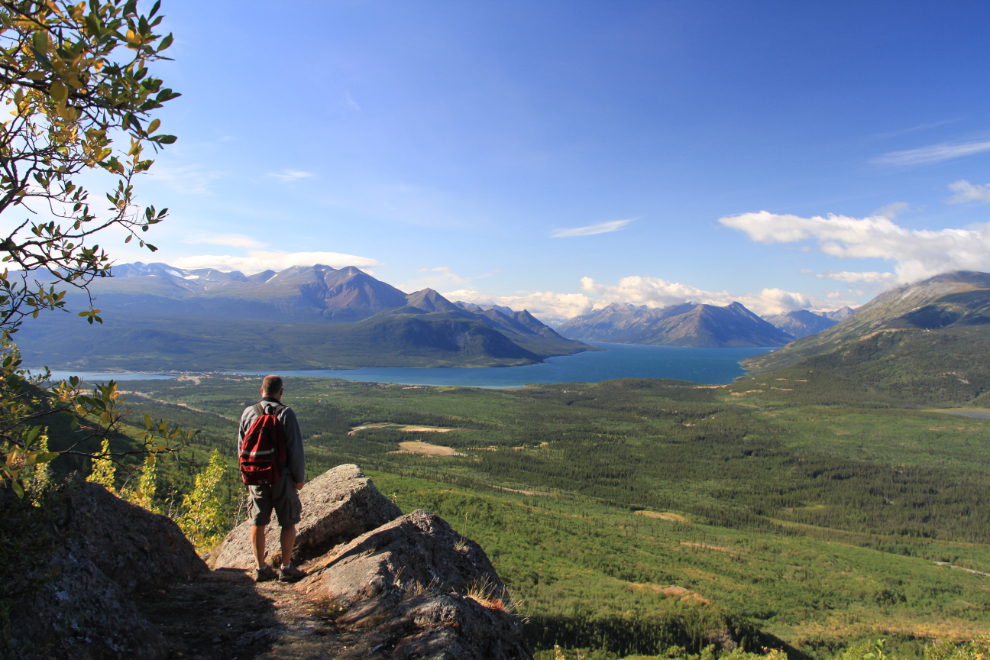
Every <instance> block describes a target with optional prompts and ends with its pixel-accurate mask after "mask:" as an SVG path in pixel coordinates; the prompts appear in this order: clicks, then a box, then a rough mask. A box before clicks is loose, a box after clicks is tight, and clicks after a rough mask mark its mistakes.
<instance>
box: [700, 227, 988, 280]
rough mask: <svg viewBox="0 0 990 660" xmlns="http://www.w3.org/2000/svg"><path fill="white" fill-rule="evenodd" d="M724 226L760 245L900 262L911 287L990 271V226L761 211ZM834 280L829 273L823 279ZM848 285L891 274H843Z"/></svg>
mask: <svg viewBox="0 0 990 660" xmlns="http://www.w3.org/2000/svg"><path fill="white" fill-rule="evenodd" d="M719 222H720V223H722V224H723V225H725V226H726V227H731V228H732V229H737V230H739V231H741V232H744V233H745V234H747V235H748V236H749V237H750V238H751V239H752V240H754V241H757V242H759V243H767V244H770V243H800V242H803V241H809V240H813V241H817V243H818V249H819V250H820V251H821V252H823V253H824V254H827V255H829V256H833V257H838V258H840V259H868V258H874V259H884V260H886V261H893V262H894V273H895V274H896V282H897V283H901V284H906V283H908V282H914V281H917V280H921V279H924V278H926V277H931V276H933V275H937V274H939V273H945V272H948V271H953V270H986V269H987V267H988V266H990V224H985V225H977V226H975V227H973V228H971V229H951V228H950V229H940V230H938V231H930V230H927V229H905V228H904V227H901V226H900V225H898V224H896V223H895V222H894V221H893V220H891V219H890V218H888V217H885V216H879V215H878V216H873V217H868V218H861V219H860V218H850V217H847V216H843V215H828V216H825V217H822V216H814V217H811V218H802V217H800V216H796V215H786V214H777V213H770V212H769V211H760V212H758V213H743V214H741V215H734V216H729V217H724V218H719ZM823 276H825V277H829V275H827V274H823ZM834 279H837V280H839V281H842V282H854V281H858V282H881V281H882V282H884V283H890V284H893V283H894V282H891V281H890V280H891V278H890V277H888V276H887V275H886V274H881V273H875V272H869V273H858V274H857V273H851V272H845V271H843V272H841V273H838V276H837V277H834Z"/></svg>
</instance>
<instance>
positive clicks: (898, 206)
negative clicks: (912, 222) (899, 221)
mask: <svg viewBox="0 0 990 660" xmlns="http://www.w3.org/2000/svg"><path fill="white" fill-rule="evenodd" d="M910 210H911V205H910V204H908V203H907V202H894V203H893V204H887V206H883V207H881V208H879V209H877V210H876V211H874V212H873V215H879V216H882V217H884V218H887V219H888V220H893V219H894V218H896V217H897V216H898V215H900V214H901V213H904V212H905V211H910Z"/></svg>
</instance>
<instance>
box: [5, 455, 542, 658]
mask: <svg viewBox="0 0 990 660" xmlns="http://www.w3.org/2000/svg"><path fill="white" fill-rule="evenodd" d="M0 495H3V498H0V504H3V511H2V513H3V514H5V515H7V514H10V513H11V512H15V510H17V511H20V510H21V509H23V506H22V505H20V504H18V502H16V501H14V500H13V499H11V498H13V497H14V496H13V495H11V494H9V493H2V494H0ZM52 497H53V499H52V502H51V504H52V507H51V511H53V512H57V514H56V515H55V519H54V520H52V521H49V522H46V523H45V524H46V525H48V527H50V528H51V529H61V530H63V532H65V533H64V534H62V536H65V537H67V538H68V539H69V542H68V543H64V542H63V541H64V539H63V538H61V537H59V538H55V537H52V547H53V548H55V550H54V552H53V553H52V555H51V558H50V562H48V564H46V565H45V566H44V567H43V568H44V569H45V570H48V569H50V570H51V571H52V573H51V574H53V575H55V578H54V579H48V580H47V581H45V579H44V575H40V574H39V576H38V577H39V578H41V579H42V584H43V586H42V587H41V588H38V589H36V590H35V597H34V598H33V599H32V600H31V602H30V604H29V607H25V608H22V611H20V612H17V613H15V614H14V619H13V622H12V624H13V625H12V626H11V628H10V630H11V631H12V633H13V637H12V646H11V647H10V651H11V652H13V653H16V655H15V656H12V657H19V658H25V659H26V660H30V659H31V658H43V657H49V656H50V655H51V653H52V652H54V651H57V652H58V655H59V657H66V658H70V659H71V660H76V659H79V660H88V659H91V658H92V659H95V658H133V657H141V658H153V659H158V658H161V659H164V658H178V657H182V658H211V659H212V658H217V659H219V658H314V657H326V658H358V657H361V658H373V659H374V658H377V659H379V660H384V659H386V658H389V659H396V660H397V659H406V658H410V659H411V658H432V659H436V660H440V659H450V660H453V659H454V658H458V659H465V660H470V659H472V658H478V659H479V660H480V659H482V658H485V659H488V658H491V659H494V660H499V659H503V658H504V659H509V658H511V659H518V660H523V659H526V658H531V657H532V653H531V652H530V651H529V649H528V647H527V646H526V643H525V641H524V640H523V625H522V621H521V619H520V617H519V616H518V614H517V613H516V611H515V606H514V605H513V603H512V600H511V597H510V596H509V594H508V591H507V589H506V588H505V585H504V584H503V583H502V581H501V580H500V579H499V577H498V574H497V573H496V572H495V569H494V567H493V566H492V564H491V562H490V561H489V560H488V557H487V556H486V555H485V553H484V551H483V550H482V549H481V548H480V547H479V546H478V545H477V544H475V543H474V542H472V541H470V540H468V539H465V538H463V537H461V536H460V535H459V534H457V532H455V531H454V530H453V529H452V528H451V527H450V525H448V524H447V523H446V522H445V521H444V520H443V519H441V518H440V517H438V516H436V515H435V514H433V513H430V512H428V511H422V510H419V511H414V512H412V513H410V514H407V515H402V514H401V511H399V509H398V507H396V506H395V504H394V503H392V502H391V501H389V500H388V498H386V497H384V496H383V495H381V493H379V492H378V490H377V489H376V488H375V486H374V484H373V483H372V482H371V480H370V479H368V478H367V477H365V476H364V474H363V473H362V472H361V471H360V469H359V468H358V467H357V466H355V465H342V466H338V467H337V468H334V469H333V470H330V471H328V472H326V473H325V474H323V475H321V476H320V477H318V478H317V479H314V480H313V481H311V482H310V483H309V484H307V485H306V486H305V488H304V489H303V490H302V491H301V494H300V499H301V500H302V502H303V507H304V518H303V520H302V521H301V522H300V524H299V525H298V526H297V530H298V545H297V550H296V551H295V552H293V561H294V562H296V563H297V564H298V565H299V566H300V567H301V568H303V569H304V570H306V571H307V573H308V576H307V577H306V578H304V579H303V580H301V581H299V582H298V583H295V584H285V583H280V582H267V583H260V584H256V583H255V582H254V581H253V580H252V579H250V577H249V573H248V572H247V571H250V569H251V567H252V566H253V559H252V557H251V549H250V544H249V543H248V542H246V541H247V535H248V534H249V533H250V526H249V524H247V523H245V524H244V525H241V526H239V527H237V528H235V529H234V530H233V531H232V532H231V533H230V534H229V535H228V537H227V538H226V540H225V541H224V542H223V544H222V545H221V547H220V548H219V549H218V552H217V554H216V557H215V561H214V562H213V564H214V565H213V570H210V569H209V568H208V567H207V566H206V564H205V563H204V562H203V561H202V560H201V559H200V558H199V557H197V556H196V554H195V552H194V551H193V549H192V546H191V545H190V544H189V542H188V541H187V540H186V539H185V537H183V536H182V534H181V532H180V531H179V530H178V528H177V527H176V526H175V524H174V523H173V522H172V521H171V520H169V519H168V518H166V517H165V516H159V515H156V514H153V513H150V512H147V511H144V510H143V509H140V508H138V507H134V506H132V505H130V504H128V503H126V502H123V501H122V500H119V499H118V498H116V497H114V496H113V495H111V494H110V493H108V492H107V491H106V490H105V489H103V488H102V487H100V486H96V485H93V484H87V483H82V484H80V483H78V482H76V483H74V484H71V485H70V486H69V487H65V488H62V489H60V490H58V491H57V492H56V494H55V495H53V496H52ZM19 506H20V507H21V509H18V508H17V507H19ZM8 520H12V518H8ZM49 523H50V524H49ZM268 533H269V538H268V539H267V541H268V544H267V547H268V548H269V552H270V554H273V555H275V556H271V557H270V558H269V560H270V561H278V560H280V559H281V558H280V557H278V556H277V553H276V552H275V551H276V549H277V538H278V533H279V528H278V526H277V524H274V522H273V524H272V525H270V526H269V527H268ZM41 572H42V573H44V571H41Z"/></svg>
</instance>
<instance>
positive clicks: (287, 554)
mask: <svg viewBox="0 0 990 660" xmlns="http://www.w3.org/2000/svg"><path fill="white" fill-rule="evenodd" d="M279 540H280V541H281V542H282V566H288V565H289V564H291V563H292V546H294V545H295V544H296V526H295V525H290V526H289V527H283V528H282V534H281V536H280V537H279Z"/></svg>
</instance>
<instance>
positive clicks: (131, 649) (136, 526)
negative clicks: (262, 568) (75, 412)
mask: <svg viewBox="0 0 990 660" xmlns="http://www.w3.org/2000/svg"><path fill="white" fill-rule="evenodd" d="M33 509H35V507H32V506H31V505H30V504H28V503H26V502H24V501H23V500H19V499H17V498H16V497H15V496H14V495H13V494H11V493H9V492H0V516H2V518H3V520H4V525H5V526H6V525H10V527H9V528H8V530H5V531H11V530H13V529H14V528H15V526H16V532H15V534H16V536H15V535H11V538H13V539H17V538H18V537H20V542H21V544H22V546H23V547H22V549H21V551H20V552H22V553H25V554H24V555H22V556H21V557H19V558H20V559H23V560H24V561H23V563H24V567H23V568H22V569H21V570H18V571H17V574H14V575H8V576H4V578H3V582H4V584H5V588H10V586H11V585H12V584H17V585H18V588H16V589H12V590H11V591H10V592H8V598H9V597H10V596H11V595H14V597H15V599H16V600H14V604H15V606H14V607H12V608H11V611H10V623H9V633H10V637H9V639H8V640H7V644H8V646H7V649H6V653H5V657H14V658H23V659H25V660H28V659H31V658H49V657H60V658H69V659H72V660H76V659H79V660H86V659H89V658H137V657H140V658H149V659H157V658H166V657H167V655H168V654H167V644H166V642H165V640H164V638H163V637H162V634H161V632H160V631H159V630H158V629H157V628H156V627H155V626H154V625H152V624H151V623H149V622H148V621H147V619H145V617H143V616H142V615H141V613H140V612H139V611H138V609H137V608H136V607H135V606H134V604H133V603H132V602H131V597H132V595H133V593H134V592H135V591H136V590H139V589H144V590H148V589H156V588H161V587H167V586H168V585H171V584H174V583H176V582H181V581H188V580H193V579H195V578H196V577H198V576H201V575H204V574H206V573H208V571H209V569H208V568H207V566H206V564H205V563H204V562H203V561H202V560H201V559H200V558H199V557H198V556H197V555H196V552H195V551H194V550H193V547H192V545H191V544H190V543H189V541H188V540H187V539H186V537H185V536H183V535H182V532H181V531H180V530H179V528H178V526H177V525H176V524H175V523H174V522H173V521H172V520H170V519H168V518H167V517H165V516H159V515H156V514H154V513H150V512H148V511H145V510H144V509H141V508H139V507H136V506H134V505H132V504H128V503H127V502H125V501H123V500H121V499H119V498H117V497H115V496H114V495H111V494H110V493H108V492H107V491H106V489H105V488H103V487H102V486H98V485H95V484H90V483H85V482H79V481H72V482H69V483H68V484H66V485H65V486H63V487H62V488H60V489H58V490H56V491H54V492H52V493H49V495H48V496H47V498H46V499H45V501H44V506H43V507H39V508H38V509H39V510H33ZM5 536H6V534H5ZM5 540H6V539H5ZM46 546H47V547H48V549H49V551H48V552H44V551H43V549H45V548H46ZM16 559H18V558H15V560H16ZM5 564H6V565H5V566H4V569H5V570H11V569H16V568H19V567H16V566H11V565H10V564H9V563H5ZM14 591H16V592H17V593H16V594H14V593H12V592H14ZM5 600H6V599H5ZM4 605H7V603H4ZM5 632H6V631H5Z"/></svg>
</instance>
